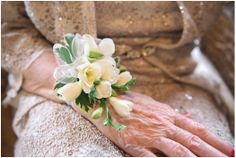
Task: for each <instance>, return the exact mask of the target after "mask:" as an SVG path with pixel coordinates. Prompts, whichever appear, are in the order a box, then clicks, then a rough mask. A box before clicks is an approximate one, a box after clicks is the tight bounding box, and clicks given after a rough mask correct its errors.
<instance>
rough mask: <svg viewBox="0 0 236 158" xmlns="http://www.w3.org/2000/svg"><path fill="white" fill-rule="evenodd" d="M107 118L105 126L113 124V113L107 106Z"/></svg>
mask: <svg viewBox="0 0 236 158" xmlns="http://www.w3.org/2000/svg"><path fill="white" fill-rule="evenodd" d="M105 109H106V119H105V121H104V122H103V124H104V125H105V126H110V125H111V114H110V111H109V109H108V107H107V106H106V108H105Z"/></svg>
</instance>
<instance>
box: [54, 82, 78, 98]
mask: <svg viewBox="0 0 236 158" xmlns="http://www.w3.org/2000/svg"><path fill="white" fill-rule="evenodd" d="M81 91H82V88H81V86H80V84H79V82H74V83H68V84H66V85H65V86H63V87H61V88H59V89H58V90H57V93H58V94H60V95H62V99H63V100H66V101H72V100H74V99H76V98H77V97H78V96H79V95H80V94H81Z"/></svg>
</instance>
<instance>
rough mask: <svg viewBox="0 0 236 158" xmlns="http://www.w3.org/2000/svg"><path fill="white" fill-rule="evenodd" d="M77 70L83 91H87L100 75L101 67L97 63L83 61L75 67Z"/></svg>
mask: <svg viewBox="0 0 236 158" xmlns="http://www.w3.org/2000/svg"><path fill="white" fill-rule="evenodd" d="M77 69H78V70H79V74H78V78H79V80H80V84H81V87H82V89H83V90H84V92H85V93H89V92H90V90H91V88H92V87H93V83H94V81H95V80H97V79H100V77H101V75H102V71H101V67H100V65H99V64H98V63H92V64H90V63H85V64H83V65H79V66H78V67H77Z"/></svg>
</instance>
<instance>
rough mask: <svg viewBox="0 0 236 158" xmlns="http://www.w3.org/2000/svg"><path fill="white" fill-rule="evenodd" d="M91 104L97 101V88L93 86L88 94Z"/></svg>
mask: <svg viewBox="0 0 236 158" xmlns="http://www.w3.org/2000/svg"><path fill="white" fill-rule="evenodd" d="M88 97H89V102H90V104H93V103H94V102H95V99H96V87H95V86H93V87H92V89H91V91H90V93H89V94H88Z"/></svg>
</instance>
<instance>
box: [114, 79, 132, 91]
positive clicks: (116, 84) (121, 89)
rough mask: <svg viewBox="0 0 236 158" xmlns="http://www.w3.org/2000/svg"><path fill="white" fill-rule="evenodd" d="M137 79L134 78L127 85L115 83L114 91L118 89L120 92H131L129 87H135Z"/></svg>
mask: <svg viewBox="0 0 236 158" xmlns="http://www.w3.org/2000/svg"><path fill="white" fill-rule="evenodd" d="M135 80H136V79H135V78H132V79H131V80H129V81H128V82H127V83H126V84H123V85H122V84H119V83H115V84H113V85H112V88H113V89H117V90H120V91H127V90H129V86H131V85H133V84H134V83H135Z"/></svg>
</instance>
